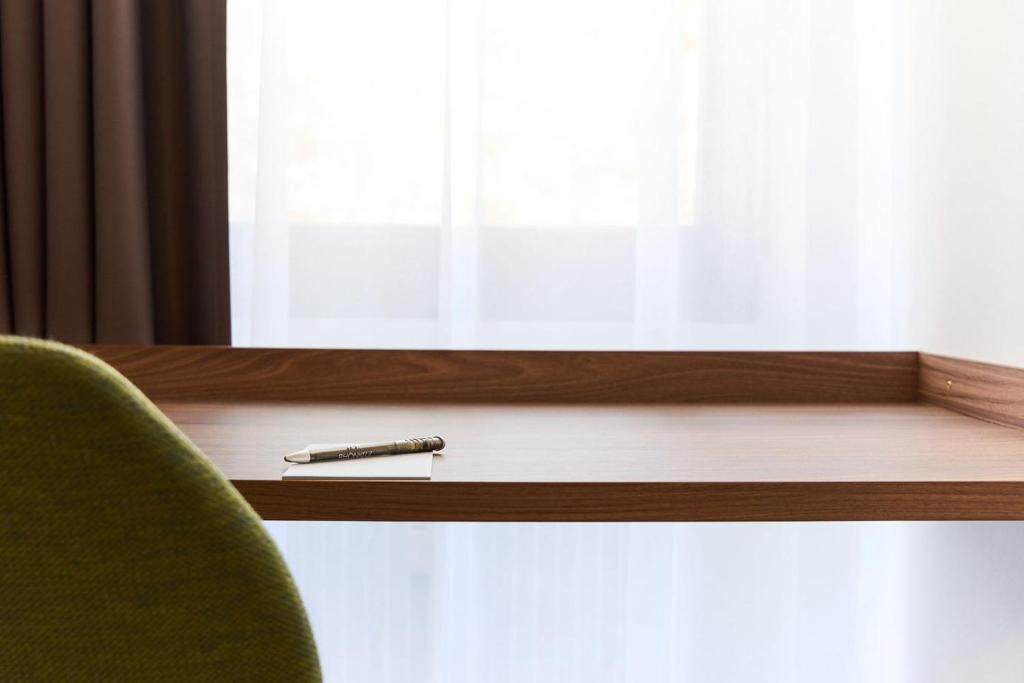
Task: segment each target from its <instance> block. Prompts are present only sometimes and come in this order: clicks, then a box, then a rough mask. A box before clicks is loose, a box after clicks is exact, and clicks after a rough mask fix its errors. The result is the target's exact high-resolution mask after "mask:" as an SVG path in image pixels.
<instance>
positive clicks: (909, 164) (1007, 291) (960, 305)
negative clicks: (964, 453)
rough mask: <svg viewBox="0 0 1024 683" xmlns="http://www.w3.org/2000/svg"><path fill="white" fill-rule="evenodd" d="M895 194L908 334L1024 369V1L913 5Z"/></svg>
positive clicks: (914, 1)
mask: <svg viewBox="0 0 1024 683" xmlns="http://www.w3.org/2000/svg"><path fill="white" fill-rule="evenodd" d="M905 7H906V14H905V15H904V16H903V17H902V20H903V24H904V25H903V27H902V28H900V29H898V30H897V35H898V36H902V38H903V40H902V46H901V47H902V51H903V54H902V55H901V54H899V51H898V53H897V62H898V63H897V67H898V68H899V70H900V73H901V74H902V76H903V77H904V78H905V83H904V86H903V88H902V93H901V94H902V101H900V102H898V103H897V105H896V107H897V114H898V118H899V119H901V120H902V130H900V131H899V132H898V134H897V136H896V139H897V140H898V142H897V146H898V149H897V158H898V159H901V160H902V163H901V164H898V165H897V171H898V173H897V181H896V196H897V201H898V204H899V205H900V206H901V209H902V210H901V218H902V219H903V221H902V225H903V227H904V228H909V239H908V240H907V242H906V243H905V245H904V248H905V249H906V253H905V254H904V256H903V260H904V263H906V264H907V272H906V277H907V278H908V280H909V282H908V284H909V287H908V290H909V292H910V297H909V301H907V310H906V312H905V315H904V316H903V322H904V324H905V325H906V329H905V330H904V336H903V338H905V339H908V340H909V341H910V342H911V345H912V346H914V347H916V348H919V349H921V350H923V351H927V352H931V353H940V354H946V355H951V356H958V357H963V358H970V359H974V360H981V361H987V362H993V363H1002V364H1009V365H1016V366H1022V367H1024V298H1022V297H1024V41H1022V40H1021V28H1022V27H1024V3H1022V2H1017V1H1016V0H976V1H968V0H952V1H937V0H908V1H907V2H906V3H905Z"/></svg>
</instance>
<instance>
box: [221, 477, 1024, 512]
mask: <svg viewBox="0 0 1024 683" xmlns="http://www.w3.org/2000/svg"><path fill="white" fill-rule="evenodd" d="M233 483H234V485H235V486H236V487H237V488H238V490H239V491H240V492H241V493H242V495H243V496H245V498H246V499H247V500H248V501H249V503H250V504H251V505H252V506H253V508H255V510H256V511H257V512H258V513H259V514H260V515H261V516H262V517H263V518H264V519H291V520H296V519H299V520H362V521H483V522H510V521H515V522H606V521H613V522H729V521H752V522H757V521H802V522H806V521H875V520H878V521H882V520H968V519H970V520H1021V519H1024V482H982V481H972V482H941V483H939V482H761V483H744V482H689V483H685V482H676V483H528V484H523V483H518V484H513V483H494V482H491V483H471V482H445V483H439V482H366V481H349V482H331V481H290V482H272V481H235V482H233Z"/></svg>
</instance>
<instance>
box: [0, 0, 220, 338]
mask: <svg viewBox="0 0 1024 683" xmlns="http://www.w3.org/2000/svg"><path fill="white" fill-rule="evenodd" d="M225 39H226V16H225V2H224V0H175V1H168V0H149V1H146V0H91V1H90V0H0V132H2V135H0V160H2V163H0V175H2V182H0V332H13V333H16V334H25V335H33V336H46V337H51V338H55V339H61V340H64V341H70V342H91V341H95V342H135V343H149V342H156V343H168V344H171V343H176V344H229V343H230V341H231V330H230V308H229V306H230V304H229V301H230V297H229V280H228V220H227V103H226V83H225Z"/></svg>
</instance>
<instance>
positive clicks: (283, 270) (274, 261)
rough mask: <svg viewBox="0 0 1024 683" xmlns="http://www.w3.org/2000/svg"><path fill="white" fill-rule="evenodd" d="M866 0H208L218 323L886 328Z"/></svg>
mask: <svg viewBox="0 0 1024 683" xmlns="http://www.w3.org/2000/svg"><path fill="white" fill-rule="evenodd" d="M887 21H888V17H887V15H886V10H885V3H884V2H882V0H877V1H873V2H865V3H860V4H858V3H853V2H839V1H836V0H830V1H829V2H817V3H814V2H811V1H810V0H804V1H803V2H800V1H793V0H762V1H748V2H738V1H733V2H719V3H713V2H701V0H618V1H609V0H603V1H601V0H599V1H594V0H589V1H577V0H516V1H513V0H447V1H445V0H377V1H375V2H371V3H367V2H354V1H353V2H315V1H311V0H300V1H295V2H277V1H275V0H267V1H266V2H253V1H245V2H241V1H233V2H230V3H229V25H230V28H229V79H228V83H229V104H230V107H229V109H230V113H229V117H230V137H231V139H230V160H231V177H230V179H231V221H232V288H233V296H234V300H233V310H234V311H235V315H236V320H235V321H234V322H235V325H234V328H235V343H237V344H253V345H294V346H339V347H412V348H434V347H441V348H444V347H450V348H580V349H603V348H622V349H631V348H655V349H657V348H786V347H793V348H832V347H836V348H855V347H860V348H882V347H887V346H890V345H892V344H893V341H894V340H893V330H892V305H891V300H892V295H893V291H892V288H893V273H892V270H891V252H892V249H893V244H892V235H891V234H890V231H889V228H890V223H889V202H890V199H889V196H888V183H887V176H886V175H885V173H886V168H887V164H888V161H889V156H888V154H889V153H888V144H889V138H888V135H889V128H890V122H889V120H888V119H887V118H886V116H885V112H886V111H888V109H887V107H888V105H889V103H890V102H889V99H890V93H891V91H892V84H891V83H890V80H891V79H887V77H886V75H885V69H884V68H883V65H884V64H885V60H886V55H887V52H888V51H889V50H890V49H891V46H890V44H889V43H890V41H889V40H888V38H887V36H888V33H887V32H886V27H887V25H888V24H887V23H886V22H887Z"/></svg>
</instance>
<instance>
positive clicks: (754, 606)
mask: <svg viewBox="0 0 1024 683" xmlns="http://www.w3.org/2000/svg"><path fill="white" fill-rule="evenodd" d="M269 526H270V529H271V532H272V534H273V535H274V537H275V539H276V540H277V541H278V543H279V545H280V546H281V548H282V550H283V551H284V554H285V558H286V559H287V560H288V562H289V564H290V565H291V566H292V569H293V572H294V573H295V578H296V581H297V583H298V586H299V590H300V592H301V593H302V595H303V598H304V599H305V602H306V605H307V607H308V609H309V613H310V618H311V620H312V622H313V628H314V631H315V633H316V638H317V642H318V646H319V649H320V656H321V660H322V662H323V666H324V673H325V678H326V680H328V681H348V682H350V683H427V682H430V681H435V682H438V683H441V682H443V683H463V682H465V683H470V682H472V683H477V682H480V681H486V682H488V683H491V682H500V681H509V682H511V681H530V682H532V683H543V682H545V681H551V682H555V681H559V682H563V681H587V683H612V682H615V683H632V682H633V681H644V682H645V683H661V682H668V681H673V682H675V681H701V682H703V683H736V682H741V681H761V682H764V683H775V682H778V683H819V682H820V681H829V682H830V683H845V682H849V683H860V682H862V681H872V683H887V682H891V683H960V682H961V681H991V682H992V683H995V682H997V681H1010V680H1014V681H1015V680H1020V679H1021V675H1022V673H1024V664H1022V662H1024V657H1022V654H1021V653H1022V652H1024V585H1022V583H1021V581H1020V580H1019V577H1020V576H1021V572H1024V551H1022V548H1024V543H1022V541H1024V525H1021V524H1017V523H945V524H941V523H939V524H935V523H916V524H907V523H902V524H901V523H857V524H853V523H828V524H824V523H816V524H797V523H794V524H760V523H754V524H367V523H355V524H349V523H305V524H296V523H291V522H272V523H270V524H269Z"/></svg>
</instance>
